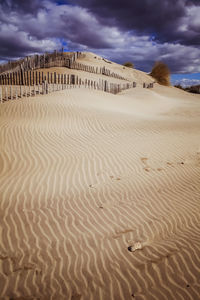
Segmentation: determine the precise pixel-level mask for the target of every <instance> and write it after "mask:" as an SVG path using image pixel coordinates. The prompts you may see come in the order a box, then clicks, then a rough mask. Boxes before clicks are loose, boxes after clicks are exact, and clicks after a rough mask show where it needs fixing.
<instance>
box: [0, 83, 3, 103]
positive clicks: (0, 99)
mask: <svg viewBox="0 0 200 300" xmlns="http://www.w3.org/2000/svg"><path fill="white" fill-rule="evenodd" d="M0 101H1V103H3V89H2V87H1V86H0Z"/></svg>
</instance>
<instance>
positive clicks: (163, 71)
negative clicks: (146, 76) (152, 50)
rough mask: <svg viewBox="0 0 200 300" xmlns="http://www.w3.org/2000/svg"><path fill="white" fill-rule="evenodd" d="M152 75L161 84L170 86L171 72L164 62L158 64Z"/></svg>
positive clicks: (154, 67)
mask: <svg viewBox="0 0 200 300" xmlns="http://www.w3.org/2000/svg"><path fill="white" fill-rule="evenodd" d="M150 75H151V76H152V77H153V78H155V79H156V81H157V82H158V83H159V84H162V85H166V86H169V85H170V71H169V68H168V66H167V65H166V64H165V63H163V62H160V61H158V62H156V63H155V65H154V66H153V69H152V71H151V73H150Z"/></svg>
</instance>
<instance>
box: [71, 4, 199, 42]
mask: <svg viewBox="0 0 200 300" xmlns="http://www.w3.org/2000/svg"><path fill="white" fill-rule="evenodd" d="M71 2H73V3H76V4H79V5H81V6H82V7H86V8H88V9H89V10H90V11H91V12H93V13H94V14H95V15H96V17H97V18H98V19H99V20H100V21H101V22H102V23H104V24H108V25H116V26H118V27H120V28H121V29H123V30H135V31H137V33H138V34H149V35H152V36H155V39H156V40H157V41H160V42H166V41H167V42H169V41H171V42H179V43H182V44H186V45H187V44H189V45H191V44H194V45H197V44H200V35H199V31H200V24H199V23H198V24H196V27H194V26H193V25H192V18H190V16H188V13H189V10H190V8H191V6H194V7H196V6H198V7H200V1H199V0H198V1H195V0H190V1H187V0H176V1H173V0H162V1H161V0H151V1H149V0H109V1H107V0H75V1H74V0H73V1H72V0H71ZM193 13H194V12H193ZM198 13H199V11H198ZM191 17H192V15H191ZM184 22H187V23H186V25H188V26H187V30H186V31H183V30H182V26H183V25H185V23H184Z"/></svg>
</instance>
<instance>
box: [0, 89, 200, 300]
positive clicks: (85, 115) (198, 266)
mask: <svg viewBox="0 0 200 300" xmlns="http://www.w3.org/2000/svg"><path fill="white" fill-rule="evenodd" d="M0 209H1V212H0V224H1V231H0V237H1V244H0V299H66V300H68V299H71V300H72V299H73V300H74V299H76V300H78V299H80V300H89V299H91V300H92V299H93V300H98V299H103V300H104V299H105V300H118V299H126V300H128V299H130V300H131V299H138V300H139V299H146V300H151V299H158V300H161V299H166V300H169V299H176V300H179V299H180V300H183V299H184V300H185V299H191V300H194V299H195V300H196V299H199V295H200V275H199V274H200V97H199V96H193V95H189V94H186V93H184V92H182V91H178V90H176V89H174V88H163V87H159V86H156V87H155V89H153V90H146V89H145V90H144V89H141V88H136V89H133V90H130V91H126V92H123V93H122V94H121V95H110V94H106V93H103V92H100V91H89V90H84V89H80V90H79V89H73V90H66V91H62V92H57V93H54V94H50V95H46V96H40V97H35V98H29V99H22V100H16V101H10V102H8V103H4V104H3V105H0ZM130 246H132V248H131V249H132V250H133V252H131V251H129V250H130V248H129V250H128V247H130Z"/></svg>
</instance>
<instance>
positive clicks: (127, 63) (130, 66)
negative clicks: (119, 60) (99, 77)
mask: <svg viewBox="0 0 200 300" xmlns="http://www.w3.org/2000/svg"><path fill="white" fill-rule="evenodd" d="M123 66H125V67H128V68H132V69H133V68H134V65H133V63H132V62H130V61H127V62H125V63H124V64H123Z"/></svg>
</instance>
